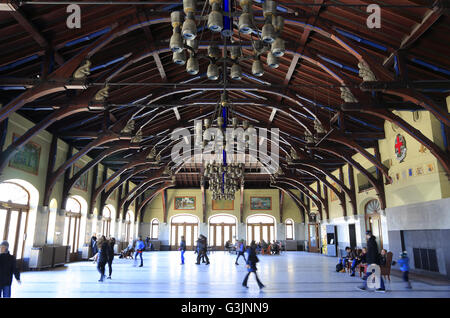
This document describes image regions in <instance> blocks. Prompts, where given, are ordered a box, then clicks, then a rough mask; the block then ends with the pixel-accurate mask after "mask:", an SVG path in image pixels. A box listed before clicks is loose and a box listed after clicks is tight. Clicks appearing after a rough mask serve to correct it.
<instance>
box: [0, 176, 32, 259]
mask: <svg viewBox="0 0 450 318" xmlns="http://www.w3.org/2000/svg"><path fill="white" fill-rule="evenodd" d="M29 210H30V194H29V193H28V191H27V190H26V189H25V188H23V187H22V186H20V185H18V184H16V183H12V182H3V183H0V239H1V240H7V241H8V243H9V251H10V253H11V254H12V255H15V256H16V259H18V260H22V256H23V250H24V246H25V240H26V239H27V232H26V231H27V223H28V214H29Z"/></svg>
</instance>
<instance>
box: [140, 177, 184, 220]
mask: <svg viewBox="0 0 450 318" xmlns="http://www.w3.org/2000/svg"><path fill="white" fill-rule="evenodd" d="M174 186H175V183H172V182H165V183H164V184H163V185H161V186H160V187H159V188H158V189H157V190H155V192H154V193H152V194H151V195H150V196H149V197H148V198H145V199H144V201H142V202H141V203H140V204H139V207H138V208H137V210H136V213H139V215H140V220H141V222H142V220H143V219H144V216H145V212H146V211H145V209H144V208H145V206H146V205H147V204H150V203H151V202H152V201H153V199H154V198H156V197H157V196H158V194H159V193H161V192H162V191H164V190H166V189H167V188H170V187H174ZM143 209H144V213H142V212H141V211H142V210H143ZM165 217H166V218H165V221H164V222H166V221H167V216H165Z"/></svg>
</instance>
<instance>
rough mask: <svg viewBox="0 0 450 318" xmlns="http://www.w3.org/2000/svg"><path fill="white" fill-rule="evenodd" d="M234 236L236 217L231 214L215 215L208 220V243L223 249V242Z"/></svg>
mask: <svg viewBox="0 0 450 318" xmlns="http://www.w3.org/2000/svg"><path fill="white" fill-rule="evenodd" d="M234 237H236V219H235V218H234V217H232V216H231V215H216V216H213V217H211V218H210V220H209V245H210V246H214V247H215V248H216V250H221V251H223V250H225V243H226V242H227V241H230V242H231V243H233V238H234Z"/></svg>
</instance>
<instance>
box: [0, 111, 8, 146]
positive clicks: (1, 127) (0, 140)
mask: <svg viewBox="0 0 450 318" xmlns="http://www.w3.org/2000/svg"><path fill="white" fill-rule="evenodd" d="M0 106H1V104H0ZM0 133H1V136H0V151H3V146H4V145H5V141H6V134H7V133H8V118H6V119H5V120H4V121H2V122H1V123H0Z"/></svg>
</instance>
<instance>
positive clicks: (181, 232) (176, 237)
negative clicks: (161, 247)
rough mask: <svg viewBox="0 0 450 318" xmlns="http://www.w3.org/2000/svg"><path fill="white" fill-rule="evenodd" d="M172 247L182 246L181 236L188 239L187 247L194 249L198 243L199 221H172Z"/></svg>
mask: <svg viewBox="0 0 450 318" xmlns="http://www.w3.org/2000/svg"><path fill="white" fill-rule="evenodd" d="M171 235H172V237H171V238H172V244H171V246H172V248H173V250H178V248H179V247H180V242H181V237H182V236H184V238H185V240H186V249H187V250H188V251H192V250H194V247H195V246H196V245H197V238H198V224H197V223H172V234H171Z"/></svg>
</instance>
